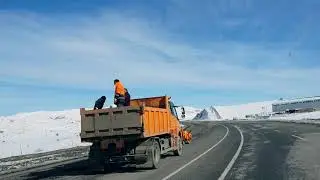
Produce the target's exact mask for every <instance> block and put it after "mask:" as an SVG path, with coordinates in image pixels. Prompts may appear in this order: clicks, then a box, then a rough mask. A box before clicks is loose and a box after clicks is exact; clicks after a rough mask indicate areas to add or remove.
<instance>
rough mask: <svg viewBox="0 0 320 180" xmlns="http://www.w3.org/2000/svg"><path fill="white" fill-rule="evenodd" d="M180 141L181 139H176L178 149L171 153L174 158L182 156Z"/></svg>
mask: <svg viewBox="0 0 320 180" xmlns="http://www.w3.org/2000/svg"><path fill="white" fill-rule="evenodd" d="M182 146H183V145H182V140H181V138H180V137H179V138H178V149H177V150H174V151H173V153H174V155H175V156H181V155H182Z"/></svg>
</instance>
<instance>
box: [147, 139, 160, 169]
mask: <svg viewBox="0 0 320 180" xmlns="http://www.w3.org/2000/svg"><path fill="white" fill-rule="evenodd" d="M160 158H161V152H160V145H159V143H158V142H157V141H153V142H152V144H151V146H150V149H149V150H148V165H149V167H151V168H152V169H157V168H158V167H159V161H160Z"/></svg>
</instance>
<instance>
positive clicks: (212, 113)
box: [193, 106, 222, 120]
mask: <svg viewBox="0 0 320 180" xmlns="http://www.w3.org/2000/svg"><path fill="white" fill-rule="evenodd" d="M219 119H222V118H221V116H220V114H219V113H218V111H217V110H216V109H215V108H214V107H212V106H211V107H210V108H205V109H203V110H202V111H201V112H199V113H198V114H197V115H196V116H195V117H194V118H193V120H219Z"/></svg>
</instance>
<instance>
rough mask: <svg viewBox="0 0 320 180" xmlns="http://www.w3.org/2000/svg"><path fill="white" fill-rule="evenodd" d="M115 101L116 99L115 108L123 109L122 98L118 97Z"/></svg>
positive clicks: (123, 99) (123, 100) (123, 102)
mask: <svg viewBox="0 0 320 180" xmlns="http://www.w3.org/2000/svg"><path fill="white" fill-rule="evenodd" d="M116 99H117V102H116V105H117V107H123V106H124V105H125V98H124V96H119V97H117V98H116Z"/></svg>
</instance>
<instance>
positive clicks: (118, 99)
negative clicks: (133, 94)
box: [113, 79, 125, 107]
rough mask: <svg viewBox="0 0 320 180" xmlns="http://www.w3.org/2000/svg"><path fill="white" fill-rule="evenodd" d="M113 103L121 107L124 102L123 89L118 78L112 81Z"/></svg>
mask: <svg viewBox="0 0 320 180" xmlns="http://www.w3.org/2000/svg"><path fill="white" fill-rule="evenodd" d="M113 82H114V89H115V90H114V104H115V105H117V107H122V106H124V104H125V90H124V86H123V85H122V83H121V82H120V81H119V79H115V80H114V81H113Z"/></svg>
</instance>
